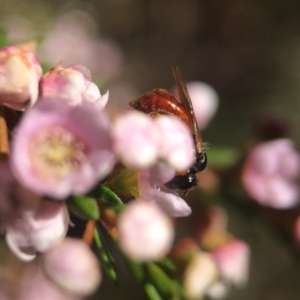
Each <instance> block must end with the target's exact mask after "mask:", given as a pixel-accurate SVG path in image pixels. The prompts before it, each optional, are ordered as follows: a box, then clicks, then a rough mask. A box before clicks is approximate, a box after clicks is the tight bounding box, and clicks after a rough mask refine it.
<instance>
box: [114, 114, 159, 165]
mask: <svg viewBox="0 0 300 300" xmlns="http://www.w3.org/2000/svg"><path fill="white" fill-rule="evenodd" d="M112 138H113V147H114V150H115V152H116V153H117V154H118V156H119V157H120V159H121V161H122V162H123V163H124V164H125V165H126V166H128V167H133V168H146V167H149V166H151V165H154V164H155V162H156V161H157V159H158V151H159V134H158V132H157V128H156V127H155V125H154V123H153V120H152V119H151V118H150V117H149V116H147V115H146V114H143V113H140V112H137V111H132V112H128V113H125V114H123V115H121V116H119V117H118V118H117V119H116V120H115V122H114V123H113V127H112Z"/></svg>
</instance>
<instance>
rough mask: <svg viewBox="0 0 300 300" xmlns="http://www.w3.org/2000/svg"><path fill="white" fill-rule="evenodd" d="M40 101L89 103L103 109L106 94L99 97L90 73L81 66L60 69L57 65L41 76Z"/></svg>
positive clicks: (106, 97) (106, 98)
mask: <svg viewBox="0 0 300 300" xmlns="http://www.w3.org/2000/svg"><path fill="white" fill-rule="evenodd" d="M41 93H42V99H43V100H47V99H50V100H51V99H53V98H54V99H55V98H60V99H62V100H65V101H67V102H68V103H69V104H71V105H79V104H82V103H83V102H90V103H93V104H95V105H96V106H98V107H99V108H101V109H103V108H104V106H105V105H106V103H107V101H108V92H106V94H104V95H103V96H101V94H100V91H99V89H98V87H97V86H96V84H95V83H93V82H91V74H90V71H89V70H88V69H87V68H85V67H84V66H81V65H74V66H69V67H66V68H64V67H62V65H61V64H58V65H57V66H56V67H54V68H53V69H51V70H50V71H49V72H48V73H47V74H45V75H44V76H43V79H42V83H41Z"/></svg>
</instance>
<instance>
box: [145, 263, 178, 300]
mask: <svg viewBox="0 0 300 300" xmlns="http://www.w3.org/2000/svg"><path fill="white" fill-rule="evenodd" d="M146 270H147V279H148V280H147V281H148V282H150V283H151V284H152V285H153V286H154V287H155V289H156V290H157V291H158V293H159V295H160V296H161V297H162V298H163V299H166V300H167V299H172V300H175V299H180V298H179V294H178V290H177V287H176V285H175V284H174V282H173V281H172V280H171V279H170V278H169V277H168V276H167V275H166V273H164V272H163V270H162V269H161V268H160V267H159V266H157V265H156V264H155V263H148V264H147V266H146Z"/></svg>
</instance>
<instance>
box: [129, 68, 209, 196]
mask: <svg viewBox="0 0 300 300" xmlns="http://www.w3.org/2000/svg"><path fill="white" fill-rule="evenodd" d="M172 71H173V76H174V79H175V82H176V85H177V89H178V93H179V97H180V102H179V101H178V100H177V99H176V98H175V97H174V96H173V95H172V94H171V93H169V92H168V91H166V90H164V89H155V90H153V91H150V92H148V93H146V94H144V95H141V96H140V97H138V98H137V99H135V100H132V101H130V102H129V105H130V106H131V107H133V108H134V109H136V110H138V111H141V112H144V113H146V114H148V115H150V116H151V117H153V118H155V117H157V116H158V115H161V114H164V115H172V116H176V117H178V118H180V119H181V120H182V121H183V122H184V123H186V124H187V125H188V126H189V128H190V129H191V132H192V135H193V138H194V143H195V155H196V160H195V164H194V165H193V166H192V167H191V168H190V169H189V170H186V171H184V172H177V173H176V174H175V176H174V178H173V179H172V180H171V181H169V182H167V183H166V184H165V185H166V186H167V187H168V188H170V189H178V190H182V191H184V194H185V193H186V191H187V190H189V189H190V188H192V187H194V186H196V185H197V184H198V180H197V177H196V174H197V173H198V172H200V171H203V170H204V169H205V167H206V164H207V156H206V152H205V146H204V143H203V141H202V138H201V135H200V132H199V129H198V126H197V121H196V118H195V114H194V109H193V105H192V101H191V99H190V96H189V94H188V91H187V87H186V84H185V83H184V80H183V78H182V75H181V72H180V70H179V68H178V67H176V68H173V69H172Z"/></svg>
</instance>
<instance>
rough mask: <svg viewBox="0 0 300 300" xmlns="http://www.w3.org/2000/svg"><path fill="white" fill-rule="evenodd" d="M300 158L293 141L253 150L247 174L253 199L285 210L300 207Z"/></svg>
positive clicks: (263, 145)
mask: <svg viewBox="0 0 300 300" xmlns="http://www.w3.org/2000/svg"><path fill="white" fill-rule="evenodd" d="M299 173H300V156H299V154H298V153H297V152H296V151H295V150H294V148H293V143H292V141H291V140H289V139H278V140H274V141H271V142H265V143H262V144H258V145H256V146H254V147H253V149H251V150H250V152H249V154H248V156H247V158H246V163H245V166H244V170H243V178H242V179H243V183H244V187H245V189H246V190H247V192H248V193H249V195H250V196H251V197H252V198H253V199H255V200H256V201H258V202H259V203H260V204H262V205H266V206H270V207H274V208H279V209H285V208H290V207H292V206H294V205H295V204H296V202H297V201H298V196H299V189H298V186H297V185H296V183H295V182H294V179H295V178H296V177H297V176H298V175H299Z"/></svg>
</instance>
